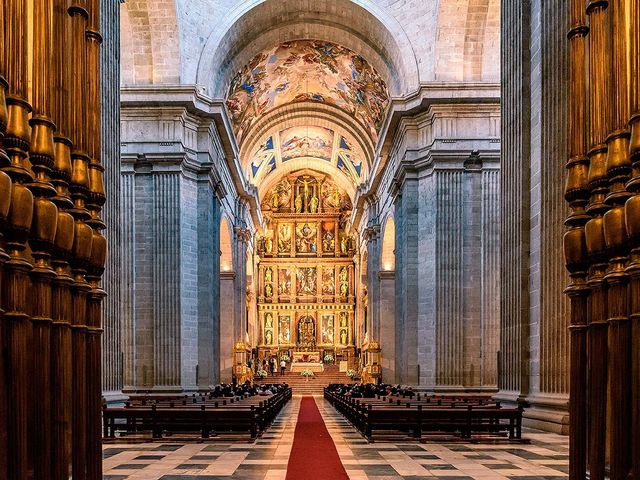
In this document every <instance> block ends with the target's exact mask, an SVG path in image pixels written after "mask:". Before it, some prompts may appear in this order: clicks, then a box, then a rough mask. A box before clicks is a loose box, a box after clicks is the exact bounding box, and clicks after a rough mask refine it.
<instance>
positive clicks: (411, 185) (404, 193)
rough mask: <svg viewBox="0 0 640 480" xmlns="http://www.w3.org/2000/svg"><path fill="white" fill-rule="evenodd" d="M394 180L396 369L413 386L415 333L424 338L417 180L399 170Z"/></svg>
mask: <svg viewBox="0 0 640 480" xmlns="http://www.w3.org/2000/svg"><path fill="white" fill-rule="evenodd" d="M407 173H409V175H407ZM396 183H397V194H396V200H395V213H394V218H395V222H396V352H402V355H397V359H398V361H397V363H396V368H397V375H398V378H399V380H400V382H401V383H404V384H410V385H417V384H422V382H421V380H422V378H423V377H422V373H423V372H421V371H420V367H421V366H422V367H424V366H425V365H424V364H421V365H419V364H418V336H419V335H420V339H427V338H428V337H427V336H424V335H421V334H423V332H421V331H420V329H419V325H418V303H419V287H418V281H419V279H418V268H419V262H420V260H418V261H416V259H419V258H420V257H419V252H418V244H419V239H418V217H419V215H418V179H417V178H416V177H415V175H413V172H406V171H404V170H402V171H401V172H400V175H399V178H398V179H397V182H396Z"/></svg>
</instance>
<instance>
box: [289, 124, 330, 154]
mask: <svg viewBox="0 0 640 480" xmlns="http://www.w3.org/2000/svg"><path fill="white" fill-rule="evenodd" d="M332 150H333V130H329V129H328V128H322V127H293V128H288V129H286V130H283V131H282V132H280V153H281V156H282V161H283V162H286V161H287V160H291V159H293V158H300V157H313V158H320V159H322V160H331V152H332Z"/></svg>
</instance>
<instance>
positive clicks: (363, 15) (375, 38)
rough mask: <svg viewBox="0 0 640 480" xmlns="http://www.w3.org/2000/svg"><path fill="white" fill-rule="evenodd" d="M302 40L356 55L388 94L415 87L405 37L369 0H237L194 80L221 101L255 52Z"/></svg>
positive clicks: (206, 49) (412, 57)
mask: <svg viewBox="0 0 640 480" xmlns="http://www.w3.org/2000/svg"><path fill="white" fill-rule="evenodd" d="M304 38H314V39H317V40H328V41H333V42H336V43H339V44H341V45H344V46H345V47H347V48H350V49H351V50H353V51H355V52H358V53H359V54H361V55H362V56H363V57H364V58H365V59H366V60H368V61H369V62H370V63H371V64H372V65H373V66H374V67H375V68H376V69H377V70H378V71H379V72H380V73H381V74H382V75H383V76H385V74H386V77H387V78H385V80H386V81H387V84H388V85H389V88H390V91H391V93H392V95H401V94H406V93H408V92H410V91H413V90H415V89H416V88H417V87H418V84H419V75H418V64H417V60H416V56H415V53H414V51H413V48H412V46H411V43H410V41H409V39H408V37H407V36H406V33H405V32H404V30H403V29H402V27H401V26H400V24H399V23H398V21H397V20H396V19H395V18H394V17H393V16H392V15H390V14H389V13H387V11H386V10H385V9H383V8H381V7H379V6H378V5H376V4H375V3H374V2H373V1H372V0H329V1H326V2H295V3H293V2H281V1H279V0H251V1H246V2H242V3H240V4H239V5H238V6H237V7H236V8H235V9H232V10H231V11H230V12H228V14H227V15H225V16H224V19H223V20H222V22H221V23H220V25H219V26H218V27H217V28H216V29H215V30H214V31H213V32H212V33H211V35H210V36H209V38H208V39H207V42H206V44H205V46H204V49H203V51H202V55H201V57H200V60H199V63H198V71H197V74H196V82H197V83H198V84H200V85H205V86H206V87H207V88H208V89H209V94H210V95H211V96H213V97H216V98H221V97H224V96H225V94H226V89H227V88H228V85H229V82H230V80H231V78H232V77H233V76H234V75H235V74H236V73H237V71H238V70H240V68H241V67H242V66H244V65H245V64H246V63H247V62H248V61H249V60H250V59H251V58H253V57H254V56H255V55H256V54H257V53H258V52H260V51H262V50H264V49H265V48H268V47H269V46H271V45H273V44H276V43H281V42H284V41H288V40H294V39H304Z"/></svg>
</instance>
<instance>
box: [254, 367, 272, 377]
mask: <svg viewBox="0 0 640 480" xmlns="http://www.w3.org/2000/svg"><path fill="white" fill-rule="evenodd" d="M267 376H269V374H268V373H267V371H266V370H263V369H259V370H258V371H257V372H256V374H255V377H257V378H267Z"/></svg>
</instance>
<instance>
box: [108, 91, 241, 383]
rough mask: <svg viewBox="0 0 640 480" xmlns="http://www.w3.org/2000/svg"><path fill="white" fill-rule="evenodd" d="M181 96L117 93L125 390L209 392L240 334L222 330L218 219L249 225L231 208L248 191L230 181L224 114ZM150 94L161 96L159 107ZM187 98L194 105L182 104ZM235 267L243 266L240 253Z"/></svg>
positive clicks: (230, 146)
mask: <svg viewBox="0 0 640 480" xmlns="http://www.w3.org/2000/svg"><path fill="white" fill-rule="evenodd" d="M160 90H162V89H160ZM186 92H188V90H186V91H185V90H180V91H179V92H178V93H176V92H172V91H165V90H162V91H159V90H158V89H150V90H142V91H140V90H138V91H134V92H129V93H127V92H125V93H123V110H122V146H121V153H122V176H121V188H122V197H121V201H122V210H121V211H122V219H123V231H122V245H123V247H122V252H121V254H122V255H121V265H122V280H123V282H122V283H123V284H124V286H125V290H126V292H124V295H123V297H122V310H123V314H122V320H121V321H122V326H123V329H122V348H123V363H124V372H123V376H124V390H125V391H126V392H127V391H137V390H148V389H152V390H158V391H172V390H174V391H185V390H186V391H191V390H195V389H198V388H200V389H207V388H208V387H210V386H211V385H214V384H216V383H218V382H219V381H220V375H221V372H220V370H221V365H220V359H221V343H224V342H227V343H229V344H230V345H232V344H233V340H234V339H235V338H236V335H237V332H234V336H232V337H229V338H227V337H222V336H221V335H220V328H221V311H220V294H221V291H220V281H219V279H220V223H221V217H222V214H223V213H224V214H225V215H226V216H227V218H229V219H230V220H231V222H232V223H235V224H238V225H244V226H247V225H249V226H250V225H251V219H246V218H239V217H238V216H237V215H238V214H240V215H248V214H249V211H248V210H247V209H246V208H240V209H239V208H238V206H239V205H243V204H244V202H245V201H244V200H239V199H240V198H242V197H244V198H248V196H249V194H248V193H247V192H243V195H240V194H239V191H238V183H236V182H235V181H234V179H233V177H234V175H235V176H236V178H240V177H238V172H237V168H236V161H237V159H236V158H235V157H234V156H233V149H234V144H233V143H229V142H228V141H227V144H225V141H224V138H225V136H226V137H227V138H228V137H229V136H228V132H226V131H221V130H220V128H221V127H220V125H222V126H223V127H224V124H225V123H224V120H225V117H224V115H225V114H224V111H222V110H216V108H215V106H213V105H208V106H207V105H206V102H205V103H203V105H201V106H197V105H196V104H195V102H196V97H197V94H196V93H195V91H192V93H191V94H189V95H188V94H187V93H186ZM154 95H161V96H162V98H163V100H164V101H165V103H164V104H163V106H161V107H157V103H156V102H155V101H153V99H152V97H153V96H154ZM176 96H178V97H180V99H178V100H176ZM184 98H190V99H191V103H190V104H189V105H187V106H185V103H184V101H183V100H184ZM187 103H188V102H187ZM229 151H230V152H231V154H229V153H228V152H229ZM232 168H233V169H235V170H234V171H231V169H232ZM240 185H242V184H241V183H240ZM233 263H234V265H235V267H236V268H237V269H238V268H239V269H240V271H242V270H243V269H244V267H245V264H246V258H244V257H242V258H240V257H239V258H237V259H234V262H233ZM238 277H240V281H244V280H243V279H244V278H245V277H244V276H242V275H238ZM239 289H240V287H236V288H235V289H234V291H233V292H231V293H232V298H234V299H235V298H236V297H235V290H239ZM242 292H243V293H244V286H243V287H242ZM240 301H242V302H244V295H242V297H241V299H240ZM234 302H235V300H234ZM223 313H224V314H225V320H226V319H227V317H226V315H227V313H228V312H223ZM240 320H241V317H239V318H238V320H237V322H240ZM232 323H235V321H233V320H232ZM227 350H228V348H227ZM228 356H229V358H230V357H231V355H228ZM223 363H225V365H226V362H223ZM222 368H226V367H224V366H223V367H222Z"/></svg>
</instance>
